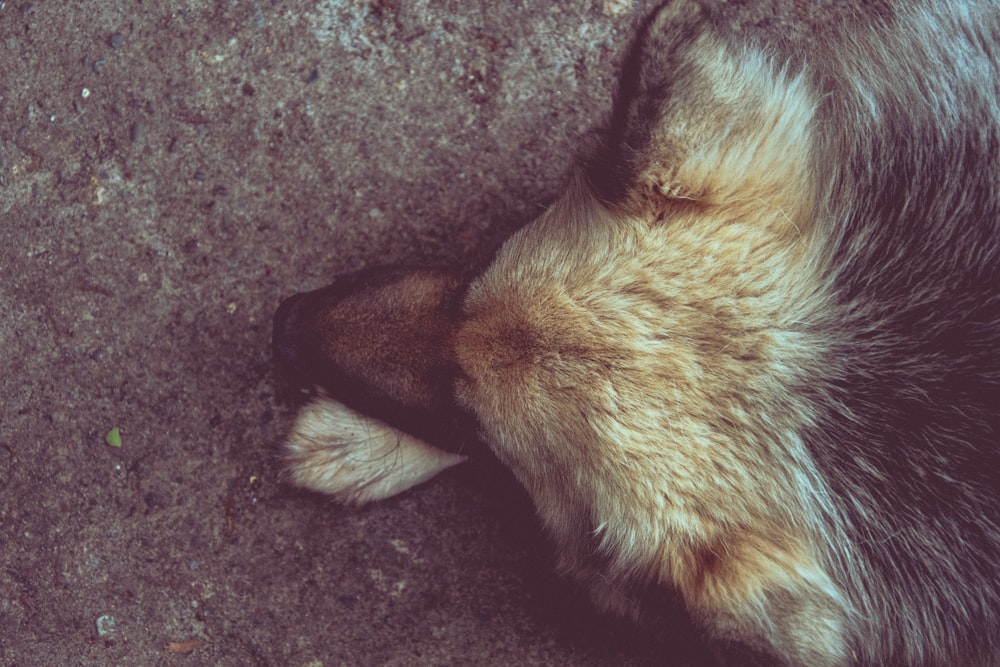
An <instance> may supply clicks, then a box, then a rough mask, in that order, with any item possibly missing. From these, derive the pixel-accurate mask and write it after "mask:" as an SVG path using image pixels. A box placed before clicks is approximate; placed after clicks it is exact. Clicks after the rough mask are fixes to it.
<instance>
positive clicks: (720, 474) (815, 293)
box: [275, 0, 1000, 667]
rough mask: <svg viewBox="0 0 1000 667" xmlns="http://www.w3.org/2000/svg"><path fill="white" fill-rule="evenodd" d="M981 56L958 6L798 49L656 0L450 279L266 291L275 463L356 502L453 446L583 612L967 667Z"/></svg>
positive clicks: (990, 36) (972, 662) (998, 458)
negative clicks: (496, 230)
mask: <svg viewBox="0 0 1000 667" xmlns="http://www.w3.org/2000/svg"><path fill="white" fill-rule="evenodd" d="M998 43H1000V6H998V5H997V4H996V3H994V2H987V1H982V2H959V1H955V2H947V1H930V0H928V1H920V2H916V1H914V2H901V3H899V4H898V5H889V4H886V5H884V6H882V5H880V6H879V11H870V12H865V13H864V14H861V13H859V15H858V16H857V17H856V19H854V20H851V21H846V22H844V23H843V24H842V25H839V26H834V27H830V28H828V29H827V31H826V32H825V33H824V34H823V35H822V36H820V38H818V39H817V40H816V41H815V42H813V43H810V45H809V48H808V49H806V48H802V47H799V46H796V45H794V44H788V43H784V42H783V41H781V40H777V41H776V40H773V39H765V38H764V37H761V36H758V35H753V34H750V35H748V34H744V33H740V32H737V31H735V30H734V29H733V28H731V27H729V24H728V22H727V21H726V17H725V15H724V10H720V9H715V10H708V9H704V8H703V7H701V6H700V5H699V4H697V3H695V2H690V1H683V0H677V1H675V2H668V3H666V4H664V5H663V6H661V7H660V8H658V9H657V10H656V11H654V12H653V13H652V14H651V15H650V17H649V18H648V19H647V20H646V21H645V23H644V24H643V26H642V29H641V30H640V33H639V35H638V36H637V38H636V40H635V43H634V45H633V48H632V50H631V51H630V55H629V57H628V58H627V60H626V63H625V67H624V72H623V76H622V82H621V85H620V91H619V95H618V98H617V101H616V105H615V108H614V109H613V111H612V114H611V118H610V120H609V123H608V125H607V127H606V128H603V129H601V130H600V131H598V132H597V133H596V134H595V139H594V140H593V141H592V142H591V143H590V144H589V145H588V146H587V147H585V149H584V150H583V151H582V157H581V159H580V161H579V166H578V168H577V169H575V170H574V172H573V173H572V174H571V175H570V177H569V179H568V185H567V187H566V189H565V191H564V192H563V194H562V195H561V196H560V197H559V199H558V200H557V201H556V202H555V203H554V204H553V205H552V206H551V207H550V208H549V209H548V211H546V212H545V213H544V214H543V215H542V216H541V217H540V218H539V219H538V220H536V221H535V222H534V223H532V224H531V225H528V226H527V227H525V228H523V229H522V230H520V231H519V232H517V233H516V234H515V235H514V236H512V237H511V238H510V239H508V240H507V242H506V243H505V244H504V246H503V247H502V248H501V249H500V250H499V252H498V253H497V255H496V256H495V257H494V258H493V260H492V262H491V263H490V264H489V265H488V266H487V267H486V268H485V269H484V270H482V271H481V272H478V273H477V274H476V275H475V276H474V277H472V278H471V279H466V277H465V276H464V275H463V274H462V272H460V271H454V270H448V269H421V270H414V271H408V270H403V269H398V268H392V269H386V270H381V271H368V272H365V273H361V274H353V275H350V276H345V277H342V278H340V279H338V280H337V281H336V282H335V283H334V284H333V285H331V286H330V287H327V288H324V289H323V290H318V291H316V292H312V293H307V294H304V295H297V296H296V297H293V298H292V299H289V300H287V301H286V302H284V303H283V304H282V306H281V307H280V308H279V311H278V313H277V315H276V319H275V353H276V356H277V357H278V359H279V361H280V362H281V364H282V365H283V366H284V367H286V368H288V369H290V371H291V372H292V373H293V375H295V377H296V379H297V381H298V382H300V383H302V384H303V385H305V386H318V387H320V388H321V389H322V392H323V395H322V396H320V397H317V398H316V399H315V401H314V403H313V404H312V405H311V406H309V407H307V408H306V409H305V410H304V411H303V412H302V413H301V415H300V418H299V421H298V423H297V424H296V426H295V428H294V429H293V433H292V435H291V436H290V438H289V441H288V448H289V450H290V452H291V471H292V473H291V474H292V477H293V479H294V480H295V481H297V482H299V483H301V484H303V485H305V486H308V487H310V488H314V489H317V490H321V491H326V492H330V493H333V494H334V495H337V496H338V497H339V498H341V499H342V500H345V501H348V502H365V501H368V500H372V499H376V498H383V497H388V496H390V495H393V494H394V493H398V492H399V491H402V490H404V489H405V488H409V487H410V486H412V485H413V484H415V483H419V482H420V481H423V480H424V479H426V478H428V477H429V476H431V475H433V474H434V473H435V472H437V471H438V470H441V469H444V468H446V467H449V466H450V465H454V464H455V463H457V462H459V461H460V460H461V457H460V456H459V455H457V454H455V453H453V452H456V451H460V450H463V449H466V448H472V447H473V446H474V445H472V444H471V443H473V442H474V441H476V440H477V439H479V440H481V441H483V442H485V443H486V444H487V445H488V446H489V448H490V449H491V450H492V452H493V453H494V454H495V455H496V457H497V458H499V459H500V460H501V461H502V462H503V463H504V464H505V465H506V466H508V467H509V468H510V469H511V470H512V471H513V472H514V474H515V475H516V476H517V477H518V479H519V480H520V481H521V483H522V484H523V485H524V487H525V488H526V489H527V491H528V492H529V494H530V495H531V497H532V499H533V501H534V504H535V507H536V509H537V512H538V515H539V517H540V519H541V521H542V523H543V524H544V526H545V528H546V530H547V532H548V534H549V535H550V536H551V538H552V540H553V543H554V545H555V548H556V551H557V553H558V555H559V564H560V568H561V570H562V571H563V572H565V573H567V574H568V575H570V576H572V577H573V578H575V579H577V580H578V581H579V582H581V584H583V585H584V586H586V587H588V588H589V589H590V591H591V592H592V594H593V597H594V600H595V601H596V603H597V604H598V605H599V606H600V607H602V608H604V609H609V610H613V611H616V612H619V613H623V614H629V615H634V616H641V615H642V613H643V611H644V608H643V601H644V600H645V599H646V598H647V591H649V590H656V589H659V588H669V589H672V590H675V591H677V592H678V593H679V595H680V597H681V598H682V600H683V602H684V604H685V605H686V607H687V609H688V610H689V612H690V613H691V615H692V617H693V618H695V619H696V620H697V621H698V622H699V623H700V624H701V625H702V626H703V627H704V628H705V629H706V630H707V632H708V633H709V634H710V635H711V636H713V637H715V638H716V639H718V640H719V641H720V642H722V643H732V644H735V645H738V646H742V647H745V648H746V649H747V651H749V652H750V653H753V654H756V655H759V656H765V657H764V658H763V659H764V660H767V661H768V662H767V664H780V665H789V666H796V667H824V666H829V667H835V666H836V667H842V666H846V665H859V666H860V665H868V666H876V665H878V666H882V665H898V666H904V665H906V666H927V667H930V666H944V665H949V666H954V665H962V666H968V667H996V666H997V665H1000V497H998V495H1000V494H998V491H997V489H998V488H1000V443H998V437H1000V72H998V57H1000V53H998V48H997V45H998ZM359 412H360V413H363V414H364V415H366V416H364V417H362V416H361V415H360V414H358V413H359ZM352 419H353V420H355V422H356V423H358V424H363V429H365V432H366V433H367V434H368V435H369V436H370V437H369V438H358V437H354V436H350V437H347V436H345V435H344V434H343V432H342V430H341V431H338V430H337V429H342V424H343V423H344V422H345V420H346V421H347V422H350V420H352ZM355 422H350V423H355ZM352 428H353V427H352ZM354 432H355V433H356V432H357V429H356V428H355V430H354ZM364 443H369V444H364ZM371 443H377V444H374V445H372V444H371ZM396 443H398V444H399V446H398V447H396V446H395V444H396ZM427 443H430V444H427ZM360 447H374V448H375V451H376V456H377V457H378V461H379V462H380V463H377V464H372V463H371V462H370V461H368V462H367V463H366V464H365V465H364V466H358V465H353V467H350V465H349V464H345V463H344V461H345V460H347V461H349V460H350V457H351V456H354V457H355V460H356V459H357V458H358V457H359V456H361V455H359V454H358V453H357V452H358V451H360V450H359V448H360ZM443 450H450V451H443ZM366 451H367V450H366ZM331 452H334V453H333V454H331ZM344 452H348V453H349V455H345V454H344ZM345 471H346V472H345Z"/></svg>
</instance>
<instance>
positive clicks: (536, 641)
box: [0, 0, 835, 667]
mask: <svg viewBox="0 0 1000 667" xmlns="http://www.w3.org/2000/svg"><path fill="white" fill-rule="evenodd" d="M648 4H649V3H642V2H636V3H628V2H624V1H621V0H618V1H615V0H604V1H601V0H593V1H591V0H572V1H566V2H559V3H553V2H547V1H543V0H522V1H519V2H509V3H504V2H500V3H496V2H485V1H483V2H464V1H460V0H435V1H431V0H416V1H414V2H409V1H404V0H370V1H364V2H362V1H359V0H318V1H317V0H287V1H279V0H256V1H251V0H247V1H243V2H237V1H235V0H215V1H214V2H208V1H196V0H177V1H174V2H169V3H167V2H159V1H157V0H145V1H143V0H133V1H130V2H124V1H119V2H77V1H73V2H67V1H65V0H37V1H35V2H26V1H22V0H8V1H7V2H0V239H2V243H0V540H2V542H0V663H2V665H5V666H7V665H17V666H41V667H46V666H50V665H52V666H54V665H58V666H65V665H185V666H187V665H233V666H237V665H239V666H244V665H275V666H293V667H305V666H310V667H319V666H321V665H323V666H332V665H463V664H464V665H652V664H668V665H675V666H678V667H680V666H684V665H698V664H705V663H704V660H703V658H702V657H701V649H700V648H699V646H698V644H697V642H696V641H694V640H692V632H691V631H690V629H689V628H687V627H686V626H685V625H683V624H682V623H680V622H679V624H678V625H677V626H673V627H669V628H664V629H663V630H662V632H650V631H640V630H636V629H634V628H632V627H630V626H628V625H624V624H620V623H617V622H614V621H611V620H609V619H606V618H603V617H601V616H598V615H597V614H595V613H593V612H592V611H590V609H589V607H588V606H587V604H586V602H585V601H584V599H583V598H582V597H580V596H579V595H578V594H577V593H576V592H575V591H574V590H573V589H572V588H570V587H569V586H567V585H566V584H564V583H563V582H561V581H560V580H559V579H558V577H557V576H555V575H554V574H553V573H552V569H551V556H550V553H549V551H548V549H547V547H546V544H545V542H544V540H543V539H542V537H541V535H540V534H539V531H538V528H537V526H536V524H535V522H534V519H533V517H532V512H531V508H530V504H529V503H528V502H527V500H526V499H525V497H524V495H523V494H522V493H521V491H520V490H519V489H518V487H517V486H516V484H514V483H513V482H512V481H511V479H510V478H509V477H508V476H507V475H506V474H505V473H504V472H503V471H502V470H499V469H497V468H494V467H492V466H490V465H489V464H486V463H483V464H479V465H470V466H466V467H464V468H461V467H460V468H459V469H456V470H455V471H453V472H450V473H448V474H445V475H443V476H442V477H440V478H439V479H437V480H434V481H433V482H431V483H429V484H427V485H425V486H423V487H420V488H418V489H415V490H413V491H411V492H409V493H406V494H404V495H403V496H401V497H399V498H397V499H393V500H390V501H386V502H384V503H381V504H378V505H376V506H372V507H367V508H363V509H345V508H342V507H338V506H335V505H333V504H332V503H330V502H329V501H328V500H326V499H324V498H321V497H318V496H314V495H309V494H305V493H302V492H298V491H296V490H294V489H292V488H290V487H289V486H287V485H286V484H284V483H283V482H282V480H281V465H280V461H279V460H278V455H277V449H276V444H277V443H278V442H280V440H281V438H282V435H283V433H284V431H285V430H286V429H287V427H288V425H289V421H290V417H291V413H290V410H289V409H288V408H287V407H284V406H282V405H281V404H279V403H278V402H277V401H276V399H275V382H274V380H273V377H272V373H271V368H270V361H269V351H268V345H269V338H270V331H269V329H270V318H271V314H272V312H273V310H274V308H275V306H276V305H277V303H278V301H279V299H280V298H281V297H282V296H284V295H287V294H290V293H292V292H295V291H300V290H304V289H309V288H314V287H318V286H320V285H322V284H324V283H325V282H327V281H328V280H329V278H330V277H331V276H333V275H334V274H336V273H338V272H342V271H346V270H352V269H357V268H360V267H363V266H367V265H375V264H384V263H390V262H398V261H407V262H410V263H418V262H442V261H446V262H454V261H462V260H465V259H468V258H469V257H471V256H473V255H474V254H475V253H477V252H478V251H479V249H480V248H483V247H489V246H490V245H492V244H493V243H494V242H495V241H496V240H497V239H499V238H502V236H503V235H504V234H505V233H507V232H509V231H510V230H511V229H512V228H514V226H516V225H517V224H520V223H522V222H524V221H526V220H529V219H530V218H531V217H532V216H534V215H535V214H537V213H538V212H539V211H540V210H541V208H542V207H543V206H544V205H545V204H546V203H547V202H548V201H550V199H551V198H552V197H553V195H554V194H555V192H556V191H557V189H558V187H559V185H560V182H561V180H562V175H563V173H564V170H565V168H566V166H567V164H568V162H569V160H570V158H571V156H572V152H573V147H574V145H575V144H576V141H577V138H578V136H579V134H580V133H581V132H583V131H585V129H586V128H588V127H589V126H591V125H592V124H594V123H595V122H597V121H598V120H599V119H600V118H601V117H602V115H603V114H604V113H605V112H606V111H607V109H608V108H609V105H610V93H611V90H612V87H613V82H614V78H615V73H616V68H617V67H618V65H619V63H620V61H621V54H622V50H623V48H624V45H625V43H626V41H627V36H628V34H629V32H630V29H631V27H632V26H633V25H634V24H635V22H636V20H637V18H638V17H639V16H640V14H641V12H642V11H643V9H644V7H646V6H648ZM834 4H835V3H834ZM774 5H775V3H773V2H769V1H768V0H759V1H758V0H755V1H753V2H749V3H741V7H740V11H741V12H743V14H741V15H740V16H741V17H742V18H740V19H739V20H741V21H751V22H753V21H756V22H760V23H765V24H767V23H772V24H774V25H778V26H782V28H783V29H791V28H789V27H788V26H790V25H793V23H792V19H794V18H796V12H799V13H801V12H811V11H813V10H812V9H808V8H806V9H803V3H794V2H786V3H784V6H781V7H777V8H776V7H775V6H774ZM789 17H791V18H789ZM112 429H118V431H117V433H119V434H120V443H119V442H117V441H116V440H115V438H114V437H113V436H112V437H110V438H109V437H108V436H109V433H111V432H112ZM108 440H111V441H112V443H113V444H109V442H108ZM119 444H120V446H117V445H119Z"/></svg>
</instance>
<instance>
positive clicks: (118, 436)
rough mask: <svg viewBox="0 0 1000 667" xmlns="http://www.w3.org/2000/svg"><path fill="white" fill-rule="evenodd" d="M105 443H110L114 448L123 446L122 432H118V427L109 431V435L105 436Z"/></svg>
mask: <svg viewBox="0 0 1000 667" xmlns="http://www.w3.org/2000/svg"><path fill="white" fill-rule="evenodd" d="M104 442H106V443H108V444H109V445H111V446H112V447H121V446H122V432H121V431H120V430H118V427H117V426H115V427H114V428H113V429H111V430H110V431H108V434H107V435H106V436H104Z"/></svg>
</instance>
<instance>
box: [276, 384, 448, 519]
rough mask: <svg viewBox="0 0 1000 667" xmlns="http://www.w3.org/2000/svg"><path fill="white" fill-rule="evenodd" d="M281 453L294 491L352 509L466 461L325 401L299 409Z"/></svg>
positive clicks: (318, 401)
mask: <svg viewBox="0 0 1000 667" xmlns="http://www.w3.org/2000/svg"><path fill="white" fill-rule="evenodd" d="M285 449H286V451H287V452H288V460H289V474H290V476H291V478H292V481H293V482H294V483H295V485H296V486H301V487H303V488H306V489H310V490H312V491H319V492H321V493H328V494H330V495H332V496H334V497H335V498H336V499H337V500H339V501H340V502H343V503H349V504H356V505H361V504H364V503H367V502H370V501H373V500H381V499H383V498H389V497H391V496H394V495H396V494H398V493H402V492H403V491H405V490H406V489H409V488H410V487H413V486H416V485H417V484H421V483H422V482H426V481H427V480H429V479H430V478H431V477H433V476H434V475H436V474H438V473H439V472H441V471H442V470H445V469H447V468H450V467H451V466H453V465H457V464H459V463H461V462H462V461H464V460H465V458H466V457H464V456H461V455H460V454H453V453H451V452H446V451H443V450H440V449H437V448H435V447H431V446H430V445H428V444H427V443H425V442H424V441H422V440H418V439H417V438H414V437H413V436H411V435H408V434H406V433H403V432H401V431H398V430H396V429H394V428H392V427H391V426H388V425H387V424H384V423H382V422H380V421H377V420H375V419H372V418H370V417H366V416H365V415H362V414H360V413H358V412H355V411H354V410H352V409H350V408H348V407H347V406H345V405H343V404H341V403H337V402H335V401H331V400H329V399H325V398H324V399H318V400H315V401H313V402H312V403H310V404H309V405H307V406H306V407H305V408H303V409H302V411H301V412H300V413H299V416H298V418H297V419H296V421H295V425H294V426H293V427H292V432H291V434H290V435H289V436H288V440H287V442H286V443H285Z"/></svg>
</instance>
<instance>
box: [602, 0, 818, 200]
mask: <svg viewBox="0 0 1000 667" xmlns="http://www.w3.org/2000/svg"><path fill="white" fill-rule="evenodd" d="M624 67H625V68H626V71H625V72H624V75H623V79H622V85H621V88H620V90H619V92H618V99H617V102H616V105H615V108H614V110H613V113H612V117H611V121H610V126H609V128H608V129H607V130H605V131H604V132H603V134H602V137H601V141H600V142H599V143H598V146H597V148H596V150H594V151H593V152H592V154H591V155H590V156H589V157H588V158H587V159H586V160H585V173H586V174H587V177H588V181H589V182H590V183H591V185H592V187H593V188H594V190H595V191H596V193H597V194H598V196H599V197H600V198H602V199H603V200H604V201H605V202H606V203H608V204H611V205H613V206H614V207H617V208H624V209H625V210H627V211H628V212H629V213H632V214H635V213H660V212H662V211H663V210H665V209H669V208H670V207H671V206H675V205H677V204H682V205H691V204H695V205H699V206H719V207H732V208H733V209H734V211H742V210H744V209H745V208H746V207H747V206H762V207H766V208H769V209H771V210H775V211H781V212H782V217H784V218H788V217H789V216H792V217H794V214H795V213H796V212H797V211H798V210H801V209H802V208H803V205H804V204H805V205H808V203H809V202H811V196H810V195H808V193H810V192H811V191H812V183H811V180H812V179H811V178H810V171H811V166H810V163H811V146H812V137H811V134H812V126H813V119H814V116H815V110H816V102H815V99H814V97H813V95H812V94H811V92H810V86H809V81H808V78H807V77H806V75H805V74H804V73H802V72H794V71H791V70H789V69H787V68H781V67H778V66H777V65H776V64H775V63H774V61H773V60H772V59H771V58H770V57H769V56H768V54H767V53H766V52H765V51H763V50H760V49H757V48H755V47H752V46H751V47H748V46H745V45H741V46H739V47H736V46H729V45H727V40H726V38H725V37H724V35H723V34H722V31H720V30H716V29H714V28H713V27H712V26H711V25H710V19H709V17H707V16H706V15H705V14H704V13H703V11H702V10H701V9H700V8H699V7H698V6H697V4H695V3H693V2H687V1H682V2H674V3H670V4H668V5H667V6H665V7H664V8H663V9H661V10H660V11H659V12H658V13H656V14H654V15H653V16H652V17H651V18H650V19H649V22H648V23H647V24H646V25H645V26H644V30H642V31H641V32H640V37H639V38H638V40H637V42H636V43H635V45H634V46H633V47H632V50H631V52H630V54H629V56H628V57H627V58H626V62H625V65H624Z"/></svg>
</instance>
